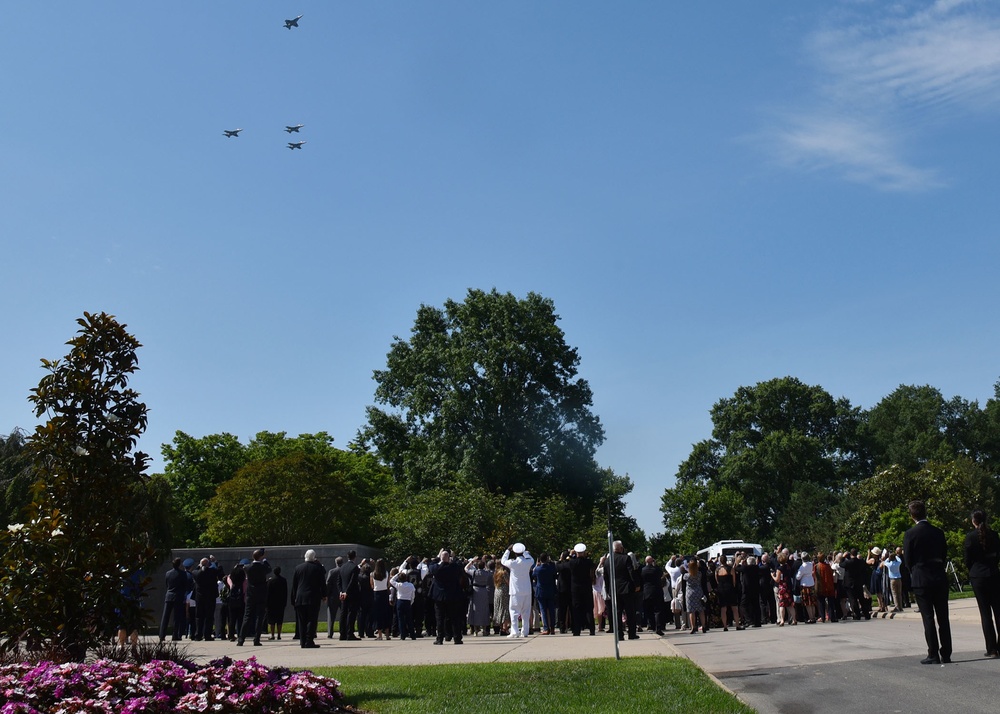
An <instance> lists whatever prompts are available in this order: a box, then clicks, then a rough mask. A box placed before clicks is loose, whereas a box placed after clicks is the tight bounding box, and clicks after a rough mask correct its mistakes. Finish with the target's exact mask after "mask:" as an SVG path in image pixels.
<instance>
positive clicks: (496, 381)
mask: <svg viewBox="0 0 1000 714" xmlns="http://www.w3.org/2000/svg"><path fill="white" fill-rule="evenodd" d="M558 319H559V318H558V315H556V312H555V306H554V304H553V302H552V301H551V300H549V299H546V298H543V297H542V296H540V295H537V294H536V293H528V296H527V297H526V298H524V299H523V300H522V299H518V298H516V297H515V296H514V295H512V294H510V293H505V294H501V293H499V292H497V291H496V290H495V289H494V290H493V291H491V292H488V293H487V292H483V291H481V290H469V292H468V295H467V296H466V299H465V300H464V301H463V302H456V301H454V300H447V301H446V302H445V305H444V308H443V309H440V308H436V307H430V306H427V305H422V306H421V307H420V309H419V310H418V311H417V317H416V321H415V322H414V325H413V329H412V332H411V336H410V339H409V340H403V339H400V338H398V337H397V338H395V340H394V341H393V344H392V347H391V349H390V351H389V353H388V356H387V364H386V368H385V369H384V370H377V371H375V373H374V378H375V381H376V383H377V387H376V390H375V399H376V402H377V403H378V404H380V405H384V406H386V407H388V409H382V408H380V407H378V406H372V407H369V408H368V410H367V414H368V424H367V425H366V426H365V427H363V428H362V429H361V430H360V432H359V434H358V439H357V443H358V445H359V446H360V447H361V448H365V449H368V448H372V449H374V450H375V452H376V453H377V454H378V455H379V457H380V458H381V459H382V460H383V461H384V462H385V463H386V464H388V465H389V467H390V468H391V469H392V472H393V475H394V477H395V478H396V479H397V480H398V481H399V482H401V483H403V484H405V485H406V487H407V489H408V490H409V491H411V492H418V491H420V490H422V489H424V488H429V487H434V486H440V485H443V484H447V483H450V482H451V481H452V480H453V479H454V478H455V477H458V478H460V479H461V480H462V481H465V482H467V483H469V484H472V485H476V486H481V487H482V488H484V489H486V490H487V491H489V492H490V493H514V492H518V491H524V490H527V489H532V490H536V491H541V492H556V493H563V494H567V495H576V496H596V495H597V494H598V493H599V491H600V476H599V474H598V471H599V469H598V468H597V465H596V463H595V462H594V452H595V451H596V449H597V447H598V446H600V444H601V443H602V442H603V440H604V430H603V428H602V427H601V424H600V420H599V419H598V417H597V416H596V415H595V414H594V413H593V412H592V411H591V405H592V401H593V399H592V394H591V390H590V386H589V385H588V384H587V382H586V380H584V379H581V378H579V377H577V368H578V366H579V362H580V358H579V355H578V354H577V351H576V349H574V348H572V347H570V346H568V345H567V344H566V341H565V336H564V334H563V331H562V330H561V329H560V328H559V326H558V324H557V322H558Z"/></svg>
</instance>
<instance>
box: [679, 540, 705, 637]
mask: <svg viewBox="0 0 1000 714" xmlns="http://www.w3.org/2000/svg"><path fill="white" fill-rule="evenodd" d="M701 581H702V577H701V564H700V563H699V562H698V559H697V558H695V559H694V560H692V561H691V562H690V563H688V571H687V572H686V573H685V574H684V576H683V577H682V578H681V583H682V584H683V585H682V587H683V588H684V603H685V607H684V609H685V610H687V612H688V618H689V620H688V621H689V624H690V625H691V634H692V635H693V634H695V633H696V632H697V631H698V620H699V618H700V619H701V629H702V631H703V632H708V623H707V621H706V620H705V603H706V602H707V600H708V598H707V596H706V595H705V589H704V587H702V582H701Z"/></svg>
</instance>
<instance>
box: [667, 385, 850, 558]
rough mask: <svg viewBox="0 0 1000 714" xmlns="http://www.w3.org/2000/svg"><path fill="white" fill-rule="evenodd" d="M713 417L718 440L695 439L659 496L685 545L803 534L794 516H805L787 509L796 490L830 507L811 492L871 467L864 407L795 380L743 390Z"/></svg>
mask: <svg viewBox="0 0 1000 714" xmlns="http://www.w3.org/2000/svg"><path fill="white" fill-rule="evenodd" d="M712 423H713V424H714V428H713V431H712V436H713V438H712V440H710V441H702V442H700V443H698V444H696V445H695V446H694V448H693V450H692V452H691V456H690V457H689V458H688V459H687V460H686V461H685V462H684V463H683V464H681V466H680V469H679V470H678V474H677V479H676V484H675V486H674V487H673V488H669V489H667V490H666V492H665V493H664V496H663V506H662V509H663V513H664V525H665V526H666V528H667V530H668V532H670V533H674V534H676V535H677V536H679V538H678V541H679V545H680V546H682V547H683V548H685V549H688V548H690V549H692V550H696V549H698V548H702V547H704V546H706V545H708V544H709V543H712V542H714V541H716V540H720V539H724V538H743V539H746V540H752V541H757V542H761V543H767V542H770V541H771V540H773V539H774V538H775V536H776V533H777V531H778V530H779V528H783V529H785V530H788V529H789V528H793V529H794V530H796V531H797V532H801V530H802V529H801V527H800V526H793V521H794V519H795V518H796V516H800V517H801V516H803V514H801V513H797V512H790V513H789V512H788V507H789V499H790V497H791V495H792V494H793V493H799V494H800V496H799V499H800V500H802V499H805V498H806V496H805V494H806V493H809V494H812V496H813V497H812V498H810V499H809V503H808V507H809V508H814V507H817V506H823V507H824V508H826V507H829V506H832V505H833V504H832V503H828V502H826V501H824V500H823V499H820V500H817V499H816V498H815V497H814V496H815V494H816V493H817V489H819V490H824V491H831V490H838V489H840V488H841V487H842V486H843V485H844V484H845V483H849V482H851V481H852V480H854V479H856V478H858V471H859V469H861V468H863V467H864V464H865V459H864V455H863V453H862V451H861V449H860V447H859V437H858V426H859V423H860V415H859V412H858V410H857V409H855V408H854V407H852V406H851V405H850V403H849V402H848V401H847V400H846V399H834V398H833V397H832V396H830V395H829V394H828V393H827V392H826V391H825V390H823V389H822V388H820V387H815V386H809V385H806V384H803V383H802V382H800V381H799V380H797V379H794V378H792V377H784V378H781V379H773V380H770V381H768V382H761V383H759V384H757V385H756V386H754V387H741V388H740V389H738V390H737V391H736V394H735V395H734V396H733V397H732V398H730V399H722V400H720V401H719V402H717V403H716V404H715V406H714V407H713V408H712ZM802 505H803V504H798V506H799V507H801V506H802ZM808 515H809V516H812V517H816V516H820V517H822V516H823V513H817V512H815V511H814V512H812V513H810V514H808ZM783 522H784V525H783V526H782V525H780V524H782V523H783ZM808 537H809V538H810V539H812V538H814V537H815V536H808Z"/></svg>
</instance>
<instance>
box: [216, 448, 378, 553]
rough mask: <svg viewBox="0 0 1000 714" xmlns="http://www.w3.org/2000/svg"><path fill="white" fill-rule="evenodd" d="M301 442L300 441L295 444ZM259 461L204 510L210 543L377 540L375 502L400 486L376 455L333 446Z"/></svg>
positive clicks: (226, 484)
mask: <svg viewBox="0 0 1000 714" xmlns="http://www.w3.org/2000/svg"><path fill="white" fill-rule="evenodd" d="M289 441H294V440H289ZM280 453H281V450H278V451H276V452H269V453H268V454H267V455H268V456H272V455H273V456H274V458H268V459H266V460H262V461H252V462H250V463H248V464H247V465H246V466H244V467H243V468H242V469H240V470H239V471H237V472H236V475H235V476H234V477H233V478H231V479H229V480H228V481H226V482H224V483H222V484H221V485H220V486H219V487H218V489H217V490H216V494H215V496H214V497H213V498H212V499H211V500H210V501H209V502H208V504H207V507H206V509H205V512H204V517H205V520H206V523H207V526H206V530H205V532H204V534H203V537H202V539H201V540H202V541H203V542H205V543H207V544H209V545H229V546H238V545H246V546H251V545H260V544H262V543H267V544H268V545H301V544H309V543H348V542H357V543H373V542H374V541H375V539H376V536H377V534H376V533H375V532H374V531H373V527H372V523H371V517H372V516H373V515H374V514H373V513H372V506H371V504H372V502H373V500H374V499H375V498H376V497H377V496H381V495H384V494H385V492H386V490H388V489H391V488H393V483H392V479H391V477H390V476H389V473H388V471H387V470H386V469H385V468H384V467H382V466H380V465H379V464H378V463H377V462H376V461H375V459H374V457H372V456H370V455H365V454H354V453H351V452H346V451H341V450H339V449H334V448H333V447H332V446H326V447H325V450H324V453H305V452H302V451H292V452H290V453H288V454H287V455H284V456H279V455H278V454H280Z"/></svg>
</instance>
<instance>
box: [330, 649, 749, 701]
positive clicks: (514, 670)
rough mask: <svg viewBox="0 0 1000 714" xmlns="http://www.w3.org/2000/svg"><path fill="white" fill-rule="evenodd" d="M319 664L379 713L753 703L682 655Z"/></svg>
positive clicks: (348, 692)
mask: <svg viewBox="0 0 1000 714" xmlns="http://www.w3.org/2000/svg"><path fill="white" fill-rule="evenodd" d="M314 671H315V672H316V673H317V674H322V675H325V676H328V677H333V678H335V679H337V680H339V681H340V682H341V689H342V690H343V692H344V694H345V696H346V701H347V702H348V703H349V704H352V705H354V706H356V707H358V708H359V709H362V710H365V711H368V712H374V713H375V714H408V713H409V712H414V713H415V714H417V713H418V714H433V713H434V712H475V714H494V713H495V714H516V713H517V712H531V713H532V714H537V713H538V712H544V713H545V714H556V713H558V712H567V713H569V712H609V713H611V712H613V713H614V714H623V713H625V712H637V713H638V712H641V713H642V714H649V712H658V713H659V712H684V713H685V714H690V713H692V712H698V713H699V714H701V713H703V712H706V713H707V712H736V713H740V714H753V711H754V710H753V709H751V708H750V707H748V706H746V705H745V704H743V703H741V702H740V701H739V700H738V699H736V697H734V696H733V695H731V694H729V693H728V692H726V691H725V690H723V689H721V688H720V687H719V686H718V685H716V684H715V682H714V681H712V680H711V679H710V678H709V677H708V676H707V675H706V674H705V673H704V672H702V671H701V670H700V669H698V667H696V666H695V665H694V664H692V663H691V662H690V661H689V660H686V659H683V658H679V657H628V658H625V659H622V660H620V661H616V660H614V659H587V660H562V661H558V662H490V663H477V664H459V665H426V666H420V667H383V666H379V667H321V668H317V669H315V670H314Z"/></svg>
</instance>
